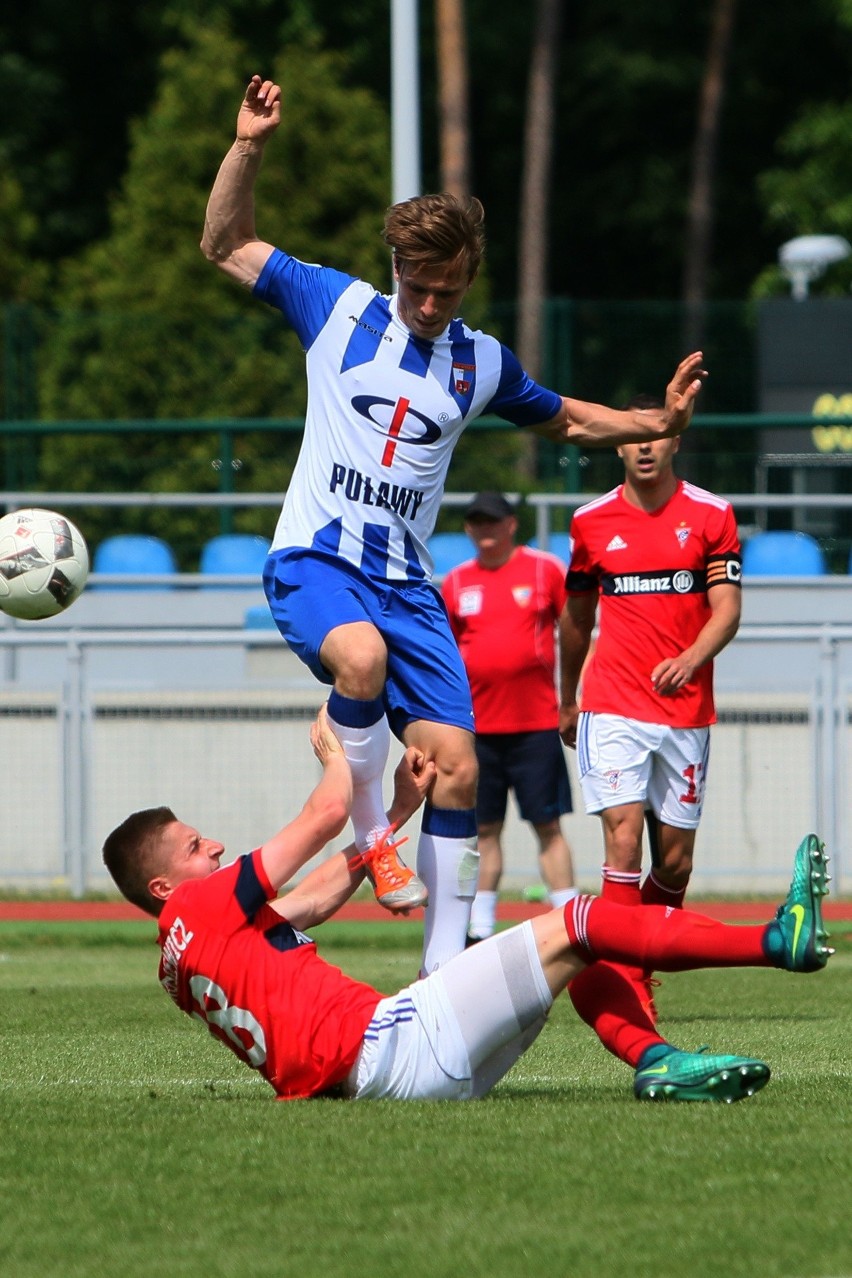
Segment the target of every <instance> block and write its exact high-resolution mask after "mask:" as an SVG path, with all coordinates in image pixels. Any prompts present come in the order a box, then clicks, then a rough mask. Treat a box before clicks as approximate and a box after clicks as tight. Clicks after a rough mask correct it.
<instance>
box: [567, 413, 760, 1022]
mask: <svg viewBox="0 0 852 1278" xmlns="http://www.w3.org/2000/svg"><path fill="white" fill-rule="evenodd" d="M636 402H637V401H634V403H636ZM639 402H641V403H642V404H643V405H644V406H646V407H648V406H651V405H650V404H649V403H648V401H647V400H645V399H644V398H643V399H642V400H640V401H639ZM676 452H677V441H661V442H660V443H659V444H656V443H653V444H650V445H649V446H647V447H646V446H645V445H643V444H639V445H635V446H634V445H624V446H623V447H621V448H619V449H618V453H619V456H620V457H621V459H622V461H623V462H624V483H623V484H622V485H620V486H619V487H618V488H615V489H613V491H612V492H610V493H607V494H605V495H604V496H603V497H600V498H598V499H597V500H596V501H592V502H590V503H589V504H588V505H586V506H583V507H581V508H580V509H579V510H578V511H577V512H576V514H575V516H574V519H573V521H572V525H571V534H572V538H573V553H572V556H571V564H570V568H569V571H568V577H567V589H568V602H567V605H566V608H565V611H564V613H563V616H562V620H561V626H560V648H561V663H562V665H561V679H562V685H561V686H562V705H561V708H560V728H561V732H562V737H563V740H564V741H565V743H566V744H567V745H570V746H574V745H576V748H577V756H578V758H577V762H578V766H579V771H580V777H581V784H582V787H583V797H584V800H585V804H586V810H587V811H588V812H591V813H599V814H600V817H601V821H602V824H603V831H604V849H605V856H604V867H603V894H604V896H606V897H608V898H609V899H610V900H614V901H618V902H620V903H621V904H625V905H633V904H639V903H640V902H644V903H652V904H664V905H668V906H674V907H677V906H680V905H681V904H682V902H683V897H684V893H685V892H686V888H687V884H688V882H689V877H690V873H691V870H692V858H693V849H694V844H695V834H696V830H697V828H698V824H699V821H700V819H701V808H702V802H703V798H704V788H705V785H706V781H707V765H708V757H709V747H710V725H711V724H712V723H714V722H715V720H716V711H715V705H714V700H713V665H712V662H713V658H714V657H715V656H716V655H717V654H718V653H719V652H721V650H722V649H723V648H724V647H725V645H726V644H727V643H729V642H730V640H731V639H732V638H733V637H734V635H735V634H736V632H737V627H738V625H739V619H740V601H741V588H740V543H739V538H738V535H737V527H736V523H735V520H734V515H733V511H732V509H731V506H730V504H729V503H728V502H726V501H724V500H723V499H722V498H721V497H717V496H715V495H714V494H713V493H709V492H706V491H705V490H704V489H701V488H697V487H695V486H694V485H693V484H689V483H686V482H684V481H683V480H680V479H678V477H677V475H676V474H675V472H674V467H673V459H674V456H675V453H676ZM598 607H600V618H599V634H598V639H597V643H596V646H595V649H594V652H593V655H592V657H591V658H590V660H589V661H588V664H587V665H586V668H585V671H584V673H583V687H582V706H583V709H582V713H581V712H580V709H579V706H578V702H577V689H578V681H579V678H580V672H581V670H582V669H583V663H584V661H585V659H586V656H587V653H588V651H589V645H590V640H591V636H592V630H593V626H594V623H595V615H596V612H597V610H598ZM646 811H647V812H648V814H649V817H648V824H649V831H650V840H651V855H652V865H651V868H650V870H649V873H648V875H647V877H646V879H645V881H644V883H642V884H641V887H640V879H641V869H642V835H643V827H644V821H645V814H646ZM651 1007H652V1009H653V1005H652V1004H651Z"/></svg>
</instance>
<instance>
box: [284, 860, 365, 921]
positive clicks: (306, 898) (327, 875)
mask: <svg viewBox="0 0 852 1278" xmlns="http://www.w3.org/2000/svg"><path fill="white" fill-rule="evenodd" d="M354 855H355V844H354V843H351V844H350V845H349V847H347V848H346V849H345V850H344V851H343V852H336V853H335V854H334V856H331V857H329V858H328V860H327V861H323V863H322V865H318V866H317V867H316V869H314V870H311V871H310V873H309V874H306V875H305V877H304V879H303V880H302V882H301V883H300V884H299V885H298V887H295V888H293V891H292V892H288V893H287V895H286V896H282V897H279V899H278V900H277V901H272V902H270V904H271V906H272V908H273V910H275V911H276V913H278V914H280V915H281V916H282V917H283V918H285V919H286V920H287V922H288V923H290V924H291V925H292V926H293V927H295V928H299V929H300V930H301V929H304V928H310V927H317V926H318V924H320V923H324V922H325V920H326V919H329V918H331V916H332V915H333V914H335V913H336V912H337V911H338V910H339V909H340V907H341V906H342V905H345V904H346V902H347V901H348V900H349V898H350V897H351V896H352V894H353V892H355V891H356V890H357V889H358V888H359V887H360V885H361V884H362V883H363V881H364V870H363V869H357V870H351V869H350V868H349V860H350V858H351V857H353V856H354Z"/></svg>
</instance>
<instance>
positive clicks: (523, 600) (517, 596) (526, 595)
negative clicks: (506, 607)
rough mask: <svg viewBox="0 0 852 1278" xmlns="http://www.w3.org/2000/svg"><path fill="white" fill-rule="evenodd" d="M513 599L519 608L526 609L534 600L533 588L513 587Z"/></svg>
mask: <svg viewBox="0 0 852 1278" xmlns="http://www.w3.org/2000/svg"><path fill="white" fill-rule="evenodd" d="M512 598H513V599H514V601H515V603H516V604H517V605H518V607H519V608H526V606H527V604H528V603H529V601H530V599H532V586H513V587H512Z"/></svg>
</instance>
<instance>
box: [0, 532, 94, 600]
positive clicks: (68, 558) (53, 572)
mask: <svg viewBox="0 0 852 1278" xmlns="http://www.w3.org/2000/svg"><path fill="white" fill-rule="evenodd" d="M88 575H89V551H88V548H87V546H86V542H85V540H84V538H83V535H82V533H81V532H80V530H79V528H77V527H76V526H75V525H74V524H72V523H71V520H70V519H67V518H66V517H65V515H60V514H59V513H58V512H57V511H55V510H37V509H28V510H15V511H13V512H12V513H11V514H9V515H4V516H3V517H2V519H0V609H2V611H3V612H7V613H8V614H9V616H10V617H19V618H21V619H22V620H25V621H40V620H42V619H43V618H44V617H55V616H56V614H57V613H59V612H64V611H65V609H66V608H68V607H70V605H71V604H72V603H73V602H74V600H75V599H76V598H77V597H78V596H79V595H80V593H81V591H82V589H83V587H84V586H85V584H86V578H87V577H88Z"/></svg>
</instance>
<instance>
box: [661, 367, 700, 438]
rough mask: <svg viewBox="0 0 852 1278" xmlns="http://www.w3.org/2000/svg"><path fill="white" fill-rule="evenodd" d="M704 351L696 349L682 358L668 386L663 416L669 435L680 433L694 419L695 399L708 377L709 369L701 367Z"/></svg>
mask: <svg viewBox="0 0 852 1278" xmlns="http://www.w3.org/2000/svg"><path fill="white" fill-rule="evenodd" d="M703 358H704V353H703V351H694V352H693V353H692V355H687V357H686V359H683V360H681V362H680V363H679V364H678V366H677V368H676V369H675V375H674V377H673V378H672V380H671V381H670V382H669V384H668V386H667V387H666V407H665V410H664V413H663V417H664V419H665V422H666V434H667V435H679V434H680V433H681V432H682V431H684V430H686V428H687V426H688V425H689V423H690V421H691V420H692V412H693V409H694V406H695V399H696V396H697V395H698V393H699V391H700V390H701V386H702V383H703V381H704V379H705V378H706V377H707V370H706V369H704V368H702V367H701V361H702V360H703Z"/></svg>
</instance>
